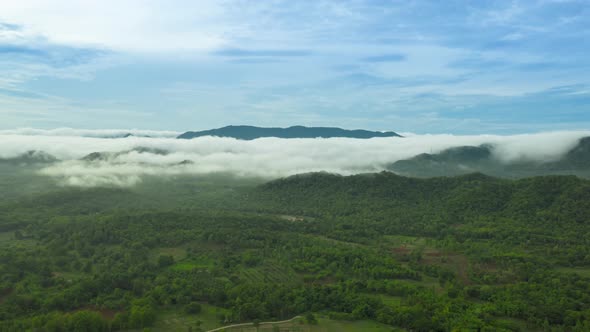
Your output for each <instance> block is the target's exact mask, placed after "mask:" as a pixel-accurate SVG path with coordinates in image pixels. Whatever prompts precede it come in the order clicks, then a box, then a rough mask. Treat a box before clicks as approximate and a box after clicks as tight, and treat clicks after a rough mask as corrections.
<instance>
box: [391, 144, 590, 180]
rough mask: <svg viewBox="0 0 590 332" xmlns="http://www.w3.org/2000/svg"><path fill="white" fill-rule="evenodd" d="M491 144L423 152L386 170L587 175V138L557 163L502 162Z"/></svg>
mask: <svg viewBox="0 0 590 332" xmlns="http://www.w3.org/2000/svg"><path fill="white" fill-rule="evenodd" d="M493 148H494V147H493V146H492V145H486V144H484V145H481V146H460V147H454V148H450V149H447V150H444V151H442V152H440V153H438V154H428V153H423V154H420V155H417V156H415V157H412V158H410V159H406V160H400V161H397V162H395V163H393V164H391V165H389V166H388V169H389V170H391V171H394V172H396V173H398V174H402V175H406V176H414V177H433V176H455V175H462V174H468V173H472V172H481V173H485V174H488V175H492V176H498V177H509V178H520V177H528V176H537V175H559V174H561V175H578V176H584V177H589V176H590V137H584V138H582V139H580V141H579V142H578V144H577V145H576V147H574V148H573V149H571V150H570V151H568V152H567V153H566V154H565V155H564V156H563V157H561V158H560V159H559V160H557V161H548V162H535V161H526V160H520V161H514V162H510V163H507V162H503V161H501V160H499V159H497V158H495V156H494V154H493Z"/></svg>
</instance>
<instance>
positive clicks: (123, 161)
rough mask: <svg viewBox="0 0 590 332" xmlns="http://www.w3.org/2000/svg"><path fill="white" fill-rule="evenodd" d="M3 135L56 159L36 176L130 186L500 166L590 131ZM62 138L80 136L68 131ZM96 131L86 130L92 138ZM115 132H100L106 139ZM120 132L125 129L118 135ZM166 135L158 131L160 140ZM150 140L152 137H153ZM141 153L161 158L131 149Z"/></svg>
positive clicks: (558, 149)
mask: <svg viewBox="0 0 590 332" xmlns="http://www.w3.org/2000/svg"><path fill="white" fill-rule="evenodd" d="M29 131H32V132H33V133H35V135H14V134H13V135H7V134H5V133H1V132H0V157H4V158H6V157H15V156H18V155H19V154H22V153H24V152H26V151H29V150H41V151H45V152H47V153H50V154H52V155H54V156H56V157H58V158H60V159H62V161H61V162H59V163H55V164H53V165H50V166H48V167H46V168H44V169H43V170H41V174H44V175H47V176H51V177H55V178H57V179H59V180H60V181H61V182H62V183H63V184H66V185H74V186H103V185H115V186H132V185H135V184H136V183H138V182H140V181H141V179H142V177H143V176H174V175H181V174H189V175H190V174H192V175H198V174H209V173H219V172H226V173H232V174H236V175H240V176H257V177H264V178H276V177H281V176H288V175H292V174H296V173H305V172H313V171H328V172H335V173H341V174H355V173H363V172H375V171H381V170H383V169H384V168H385V167H386V165H388V164H389V163H392V162H395V161H397V160H400V159H406V158H410V157H412V156H415V155H417V154H420V153H425V152H426V153H436V152H440V151H442V150H444V149H447V148H449V147H453V146H463V145H469V146H477V145H481V144H483V143H492V144H494V146H495V149H494V154H495V156H496V157H497V158H498V159H500V160H502V161H504V162H511V161H514V160H521V159H526V160H554V159H557V158H559V157H560V156H561V155H563V154H564V153H566V152H567V151H569V150H570V149H571V148H573V147H574V146H575V144H576V143H577V141H578V139H579V138H581V137H584V136H590V131H567V132H549V133H539V134H527V135H514V136H495V135H478V136H456V135H411V136H408V137H406V138H374V139H368V140H358V139H347V138H331V139H278V138H263V139H257V140H253V141H241V140H235V139H231V138H216V137H201V138H196V139H192V140H178V139H173V138H161V137H160V138H141V137H128V138H123V139H105V138H96V137H78V136H63V135H57V134H56V133H60V131H59V130H58V131H53V132H52V131H49V133H50V135H39V133H42V132H41V131H35V130H32V129H29ZM61 131H62V132H64V131H65V132H66V133H67V134H68V135H71V134H74V133H77V134H80V135H84V134H88V132H87V131H78V132H76V131H75V130H73V129H68V130H63V129H62V130H61ZM97 132H98V131H96V132H94V133H93V134H96V133H97ZM112 132H119V131H105V132H101V134H105V133H107V134H109V133H112ZM121 132H128V131H121ZM168 134H169V133H162V135H161V136H166V135H168ZM153 136H157V135H153ZM138 147H144V148H151V149H158V150H165V151H167V153H166V154H158V153H152V152H149V151H145V150H135V151H133V150H132V149H134V148H138ZM97 151H101V152H112V154H110V155H109V157H108V158H105V160H96V161H83V160H79V159H80V158H82V157H84V156H86V155H88V154H89V153H92V152H97Z"/></svg>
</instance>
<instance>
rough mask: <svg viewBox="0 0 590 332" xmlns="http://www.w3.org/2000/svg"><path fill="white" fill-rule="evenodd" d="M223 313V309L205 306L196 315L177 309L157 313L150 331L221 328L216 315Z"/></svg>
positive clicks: (164, 331) (165, 331)
mask: <svg viewBox="0 0 590 332" xmlns="http://www.w3.org/2000/svg"><path fill="white" fill-rule="evenodd" d="M224 313H226V310H225V309H223V308H218V307H214V306H211V305H207V304H202V305H201V312H200V313H199V314H197V315H188V314H185V313H183V312H181V311H179V310H178V309H177V308H171V309H166V310H163V311H161V312H159V313H158V320H157V321H156V324H155V325H154V327H152V328H151V329H150V331H153V332H168V331H188V330H189V327H192V328H193V330H196V328H197V327H200V328H201V329H202V330H203V331H208V330H211V329H214V328H217V327H220V326H221V324H220V323H219V318H218V315H219V314H224Z"/></svg>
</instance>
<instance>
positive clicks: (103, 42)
mask: <svg viewBox="0 0 590 332" xmlns="http://www.w3.org/2000/svg"><path fill="white" fill-rule="evenodd" d="M1 7H2V8H1V10H0V21H5V22H10V23H13V24H19V25H22V26H23V27H24V32H21V34H28V35H31V36H36V35H38V36H45V37H46V38H47V39H48V40H49V41H50V42H52V43H59V44H73V45H87V46H96V47H101V48H102V47H105V48H109V49H116V50H125V51H170V50H178V49H183V50H209V49H212V48H215V47H219V46H220V45H221V44H222V43H223V40H224V37H223V31H222V30H219V29H216V28H214V27H219V24H221V23H222V22H219V21H220V20H221V19H222V14H223V6H222V2H219V1H205V0H200V1H170V0H150V1H143V0H123V1H119V0H117V1H115V0H80V1H69V0H51V1H49V0H20V1H7V0H3V1H2V5H1Z"/></svg>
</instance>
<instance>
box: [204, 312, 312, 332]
mask: <svg viewBox="0 0 590 332" xmlns="http://www.w3.org/2000/svg"><path fill="white" fill-rule="evenodd" d="M298 318H302V317H301V316H295V317H293V318H291V319H287V320H281V321H276V322H260V324H259V326H262V325H269V324H284V323H289V322H292V321H294V320H296V319H298ZM245 326H254V323H241V324H234V325H227V326H222V327H218V328H216V329H213V330H209V331H206V332H215V331H223V330H224V329H231V328H234V327H245Z"/></svg>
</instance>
